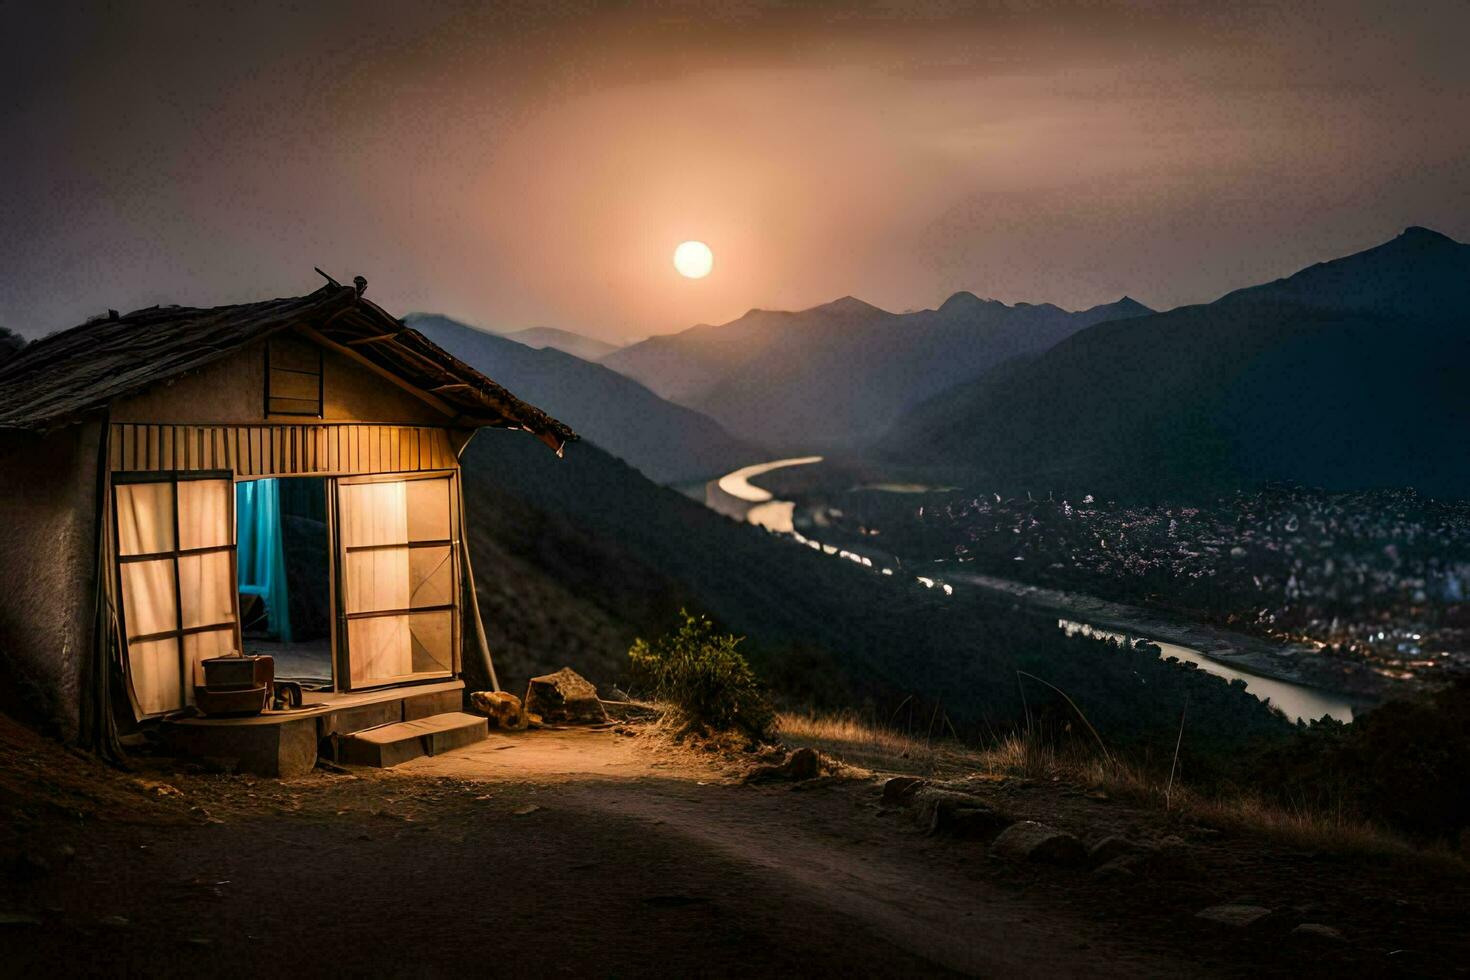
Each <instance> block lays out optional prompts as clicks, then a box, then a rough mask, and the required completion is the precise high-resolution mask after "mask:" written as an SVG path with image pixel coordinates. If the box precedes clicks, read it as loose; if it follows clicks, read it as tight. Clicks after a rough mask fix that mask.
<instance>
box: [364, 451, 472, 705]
mask: <svg viewBox="0 0 1470 980" xmlns="http://www.w3.org/2000/svg"><path fill="white" fill-rule="evenodd" d="M450 499H451V498H450V483H449V479H448V478H436V479H424V480H403V481H388V482H377V483H348V484H341V485H339V487H338V501H339V508H338V512H339V518H340V530H341V534H342V548H343V573H344V574H343V578H344V582H343V604H344V606H345V607H346V611H347V614H348V625H347V649H348V660H349V663H350V666H351V670H350V675H351V678H352V684H353V686H355V687H360V686H366V685H370V684H384V683H391V682H392V681H395V680H401V679H405V678H409V677H412V676H414V675H418V674H425V673H441V672H448V671H450V670H452V669H453V665H454V659H453V645H454V644H453V634H454V619H453V614H452V612H451V611H450V610H447V609H430V608H426V607H433V606H448V605H453V604H454V602H455V590H454V582H455V579H454V561H453V557H452V556H453V551H452V547H451V546H450V545H449V544H445V543H440V542H447V541H448V540H449V539H450V537H451V535H452V534H453V524H452V522H451V511H450ZM415 610H423V611H415ZM361 613H376V614H379V615H372V616H358V615H356V614H361Z"/></svg>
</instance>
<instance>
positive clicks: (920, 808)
mask: <svg viewBox="0 0 1470 980" xmlns="http://www.w3.org/2000/svg"><path fill="white" fill-rule="evenodd" d="M899 778H901V777H899ZM909 799H910V805H911V806H912V807H913V808H914V822H915V823H917V824H918V825H919V826H920V827H923V828H924V829H925V830H926V831H928V832H929V833H931V834H948V835H950V836H953V837H970V838H974V837H989V836H991V835H992V834H996V833H999V832H1000V831H1001V830H1004V829H1005V828H1006V826H1008V825H1009V824H1010V822H1011V821H1010V819H1009V818H1008V817H1006V816H1004V815H1002V814H1000V813H997V812H996V811H995V810H993V809H992V808H991V807H989V806H987V805H986V804H985V803H984V802H982V801H981V800H980V798H979V797H977V796H971V795H970V794H968V793H956V792H954V791H953V790H947V789H939V788H937V787H933V786H926V787H923V788H922V789H918V788H916V790H915V792H913V794H912V795H911V796H910V798H909Z"/></svg>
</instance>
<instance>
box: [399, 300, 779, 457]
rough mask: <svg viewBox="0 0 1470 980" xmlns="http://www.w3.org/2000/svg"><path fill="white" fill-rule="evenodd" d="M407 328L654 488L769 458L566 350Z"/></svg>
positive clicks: (409, 319)
mask: <svg viewBox="0 0 1470 980" xmlns="http://www.w3.org/2000/svg"><path fill="white" fill-rule="evenodd" d="M404 322H405V323H407V324H408V325H409V326H411V327H413V328H414V329H415V330H418V331H420V332H421V333H423V334H424V335H425V336H427V337H428V338H429V339H430V340H432V341H433V342H434V343H436V344H438V345H439V346H440V347H443V348H444V349H445V350H447V351H449V352H450V353H451V354H453V355H454V356H455V357H458V358H459V359H460V360H462V361H465V362H466V363H468V364H470V365H472V366H474V367H475V368H477V369H479V370H480V371H482V372H483V373H485V374H486V375H488V376H489V377H491V378H494V379H495V380H496V381H498V382H500V383H501V384H503V385H505V387H507V388H509V389H510V390H511V391H513V392H514V393H515V394H516V395H517V396H519V397H521V398H524V399H526V400H528V401H530V402H531V403H533V404H535V405H536V406H537V407H539V408H542V409H544V410H546V411H547V412H550V413H551V414H552V415H554V416H556V417H557V418H559V419H561V420H562V421H563V422H565V423H567V424H568V425H570V426H571V427H572V428H573V429H575V430H577V432H578V434H580V435H581V436H582V437H583V438H585V439H590V440H591V441H593V442H595V443H597V444H598V445H599V446H601V447H603V448H604V449H606V450H608V451H609V452H611V453H612V454H613V455H615V456H619V457H622V458H623V459H624V460H626V461H627V462H628V463H630V464H631V465H633V466H635V467H637V468H638V469H639V470H640V471H642V472H643V474H644V475H645V476H647V477H649V478H650V479H652V480H654V481H656V482H659V483H674V482H680V481H686V480H695V479H705V478H708V477H712V476H716V475H718V474H721V473H724V472H726V471H727V470H730V469H734V468H736V467H739V466H743V465H745V464H747V463H751V462H754V461H756V460H758V459H760V458H762V457H763V456H764V455H765V453H764V451H763V450H760V449H756V448H753V447H751V446H750V445H747V444H745V443H743V442H741V441H739V440H737V439H735V438H733V437H732V436H731V435H730V434H729V433H728V432H726V431H725V430H724V429H722V428H720V426H719V425H718V424H717V423H715V422H714V421H712V420H710V419H709V418H706V417H705V416H703V415H701V414H699V413H698V412H696V411H693V410H691V409H688V408H685V407H683V406H681V405H675V404H673V403H672V402H669V401H666V400H664V399H662V398H660V397H659V396H658V395H655V394H654V393H653V392H651V391H649V390H648V389H647V388H645V387H643V385H641V384H638V383H637V382H636V381H633V380H631V379H629V378H626V377H624V376H623V375H621V374H618V373H617V372H616V371H612V370H610V369H608V368H605V367H603V366H602V365H600V364H593V363H590V362H588V361H584V360H582V359H581V358H578V357H575V356H574V355H572V354H568V353H566V352H565V351H561V350H557V349H554V348H550V347H548V348H545V349H540V350H538V349H536V348H533V347H527V346H526V345H525V344H521V343H518V342H516V341H515V340H512V339H510V338H508V337H502V336H499V335H496V334H493V333H489V332H487V331H484V330H479V329H477V328H475V327H471V326H469V325H467V324H464V323H460V322H458V321H457V320H451V319H449V318H448V317H445V316H439V315H437V314H431V313H410V314H409V315H408V316H406V317H404Z"/></svg>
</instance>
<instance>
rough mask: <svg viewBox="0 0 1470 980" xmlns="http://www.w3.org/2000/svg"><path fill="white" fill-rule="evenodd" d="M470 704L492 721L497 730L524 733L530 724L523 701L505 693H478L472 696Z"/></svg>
mask: <svg viewBox="0 0 1470 980" xmlns="http://www.w3.org/2000/svg"><path fill="white" fill-rule="evenodd" d="M470 703H471V704H473V705H474V706H475V707H476V708H477V709H479V711H480V712H481V713H482V714H484V715H485V716H486V717H487V718H489V719H490V721H491V723H492V724H493V725H494V726H495V727H496V728H504V729H506V730H507V731H512V732H519V731H524V730H525V728H526V726H527V725H528V724H529V723H530V719H529V718H527V717H526V711H525V709H524V708H523V707H522V706H521V699H520V698H518V697H516V696H515V695H514V694H509V693H507V692H505V691H476V692H475V693H473V694H471V695H470Z"/></svg>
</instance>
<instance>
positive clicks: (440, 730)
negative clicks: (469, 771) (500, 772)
mask: <svg viewBox="0 0 1470 980" xmlns="http://www.w3.org/2000/svg"><path fill="white" fill-rule="evenodd" d="M488 735H489V729H488V727H487V726H486V721H485V719H484V718H482V717H480V716H479V715H471V714H466V713H464V712H463V711H446V712H445V713H444V714H442V715H430V716H429V717H427V718H415V719H414V720H413V721H399V722H394V723H392V724H389V725H379V726H377V727H376V728H365V729H363V730H362V731H360V732H353V733H352V734H351V735H344V736H342V738H341V740H340V741H339V742H338V743H337V760H338V761H339V762H346V763H349V764H351V765H358V766H377V767H378V768H380V769H382V768H388V767H389V766H396V765H398V764H399V763H403V762H407V761H408V760H410V759H417V758H418V757H419V756H423V755H442V754H443V753H445V752H449V751H452V750H454V749H458V748H463V747H464V746H466V745H473V744H474V743H475V742H479V741H483V740H484V739H485V738H486V737H487V736H488Z"/></svg>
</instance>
